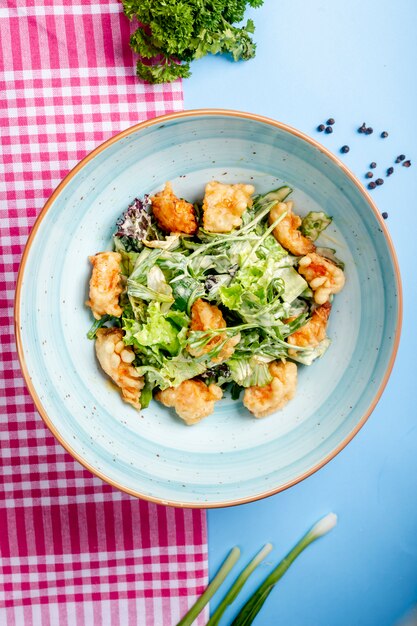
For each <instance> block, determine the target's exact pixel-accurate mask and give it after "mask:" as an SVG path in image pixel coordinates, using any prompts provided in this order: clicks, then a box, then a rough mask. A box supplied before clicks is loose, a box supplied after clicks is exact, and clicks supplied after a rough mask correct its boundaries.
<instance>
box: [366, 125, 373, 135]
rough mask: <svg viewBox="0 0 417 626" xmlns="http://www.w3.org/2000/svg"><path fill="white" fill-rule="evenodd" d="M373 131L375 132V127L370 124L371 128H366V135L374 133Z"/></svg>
mask: <svg viewBox="0 0 417 626" xmlns="http://www.w3.org/2000/svg"><path fill="white" fill-rule="evenodd" d="M373 132H374V129H373V128H371V127H370V126H369V128H367V129H366V130H365V134H366V135H372V133H373Z"/></svg>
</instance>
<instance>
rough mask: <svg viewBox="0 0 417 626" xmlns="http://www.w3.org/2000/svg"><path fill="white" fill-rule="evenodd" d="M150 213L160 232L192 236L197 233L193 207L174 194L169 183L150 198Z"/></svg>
mask: <svg viewBox="0 0 417 626" xmlns="http://www.w3.org/2000/svg"><path fill="white" fill-rule="evenodd" d="M151 201H152V211H153V214H154V215H155V219H156V221H157V222H158V225H159V227H160V228H162V230H164V231H165V232H168V233H186V234H187V235H194V233H195V232H197V228H198V225H197V220H196V218H195V211H194V207H193V205H192V204H191V203H190V202H186V201H185V200H182V199H180V198H177V196H176V195H175V194H174V192H173V190H172V185H171V183H170V182H167V183H165V187H164V189H163V191H160V192H159V193H157V194H155V195H154V196H152V198H151Z"/></svg>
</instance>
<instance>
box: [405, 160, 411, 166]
mask: <svg viewBox="0 0 417 626" xmlns="http://www.w3.org/2000/svg"><path fill="white" fill-rule="evenodd" d="M410 165H411V161H404V163H403V166H404V167H410Z"/></svg>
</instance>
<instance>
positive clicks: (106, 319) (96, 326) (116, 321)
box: [87, 314, 120, 339]
mask: <svg viewBox="0 0 417 626" xmlns="http://www.w3.org/2000/svg"><path fill="white" fill-rule="evenodd" d="M110 321H112V322H113V323H114V324H115V325H116V326H119V327H120V318H118V317H114V315H107V314H106V315H103V317H100V319H99V320H96V321H95V322H94V324H93V325H92V326H91V328H90V330H89V331H88V333H87V338H88V339H95V338H96V333H97V331H98V329H99V328H101V327H102V326H104V324H106V323H107V322H110Z"/></svg>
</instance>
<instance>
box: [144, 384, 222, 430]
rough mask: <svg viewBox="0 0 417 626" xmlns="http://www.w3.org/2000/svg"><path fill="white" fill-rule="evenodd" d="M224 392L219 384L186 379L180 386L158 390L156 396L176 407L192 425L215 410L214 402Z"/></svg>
mask: <svg viewBox="0 0 417 626" xmlns="http://www.w3.org/2000/svg"><path fill="white" fill-rule="evenodd" d="M222 395H223V392H222V390H221V389H220V387H218V386H217V385H214V384H212V385H209V386H208V387H207V385H205V384H204V383H203V382H202V381H201V380H185V381H184V382H182V383H181V384H180V385H179V386H178V387H175V388H174V387H169V389H164V390H163V391H158V393H157V394H156V395H155V398H156V399H157V400H159V402H162V404H164V405H165V406H168V407H174V409H175V411H176V413H177V415H179V417H180V418H181V419H183V420H184V422H185V423H186V424H187V425H188V426H191V425H192V424H197V422H199V421H201V420H202V419H203V418H204V417H207V415H210V413H213V411H214V404H215V402H216V401H217V400H220V398H221V397H222Z"/></svg>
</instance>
